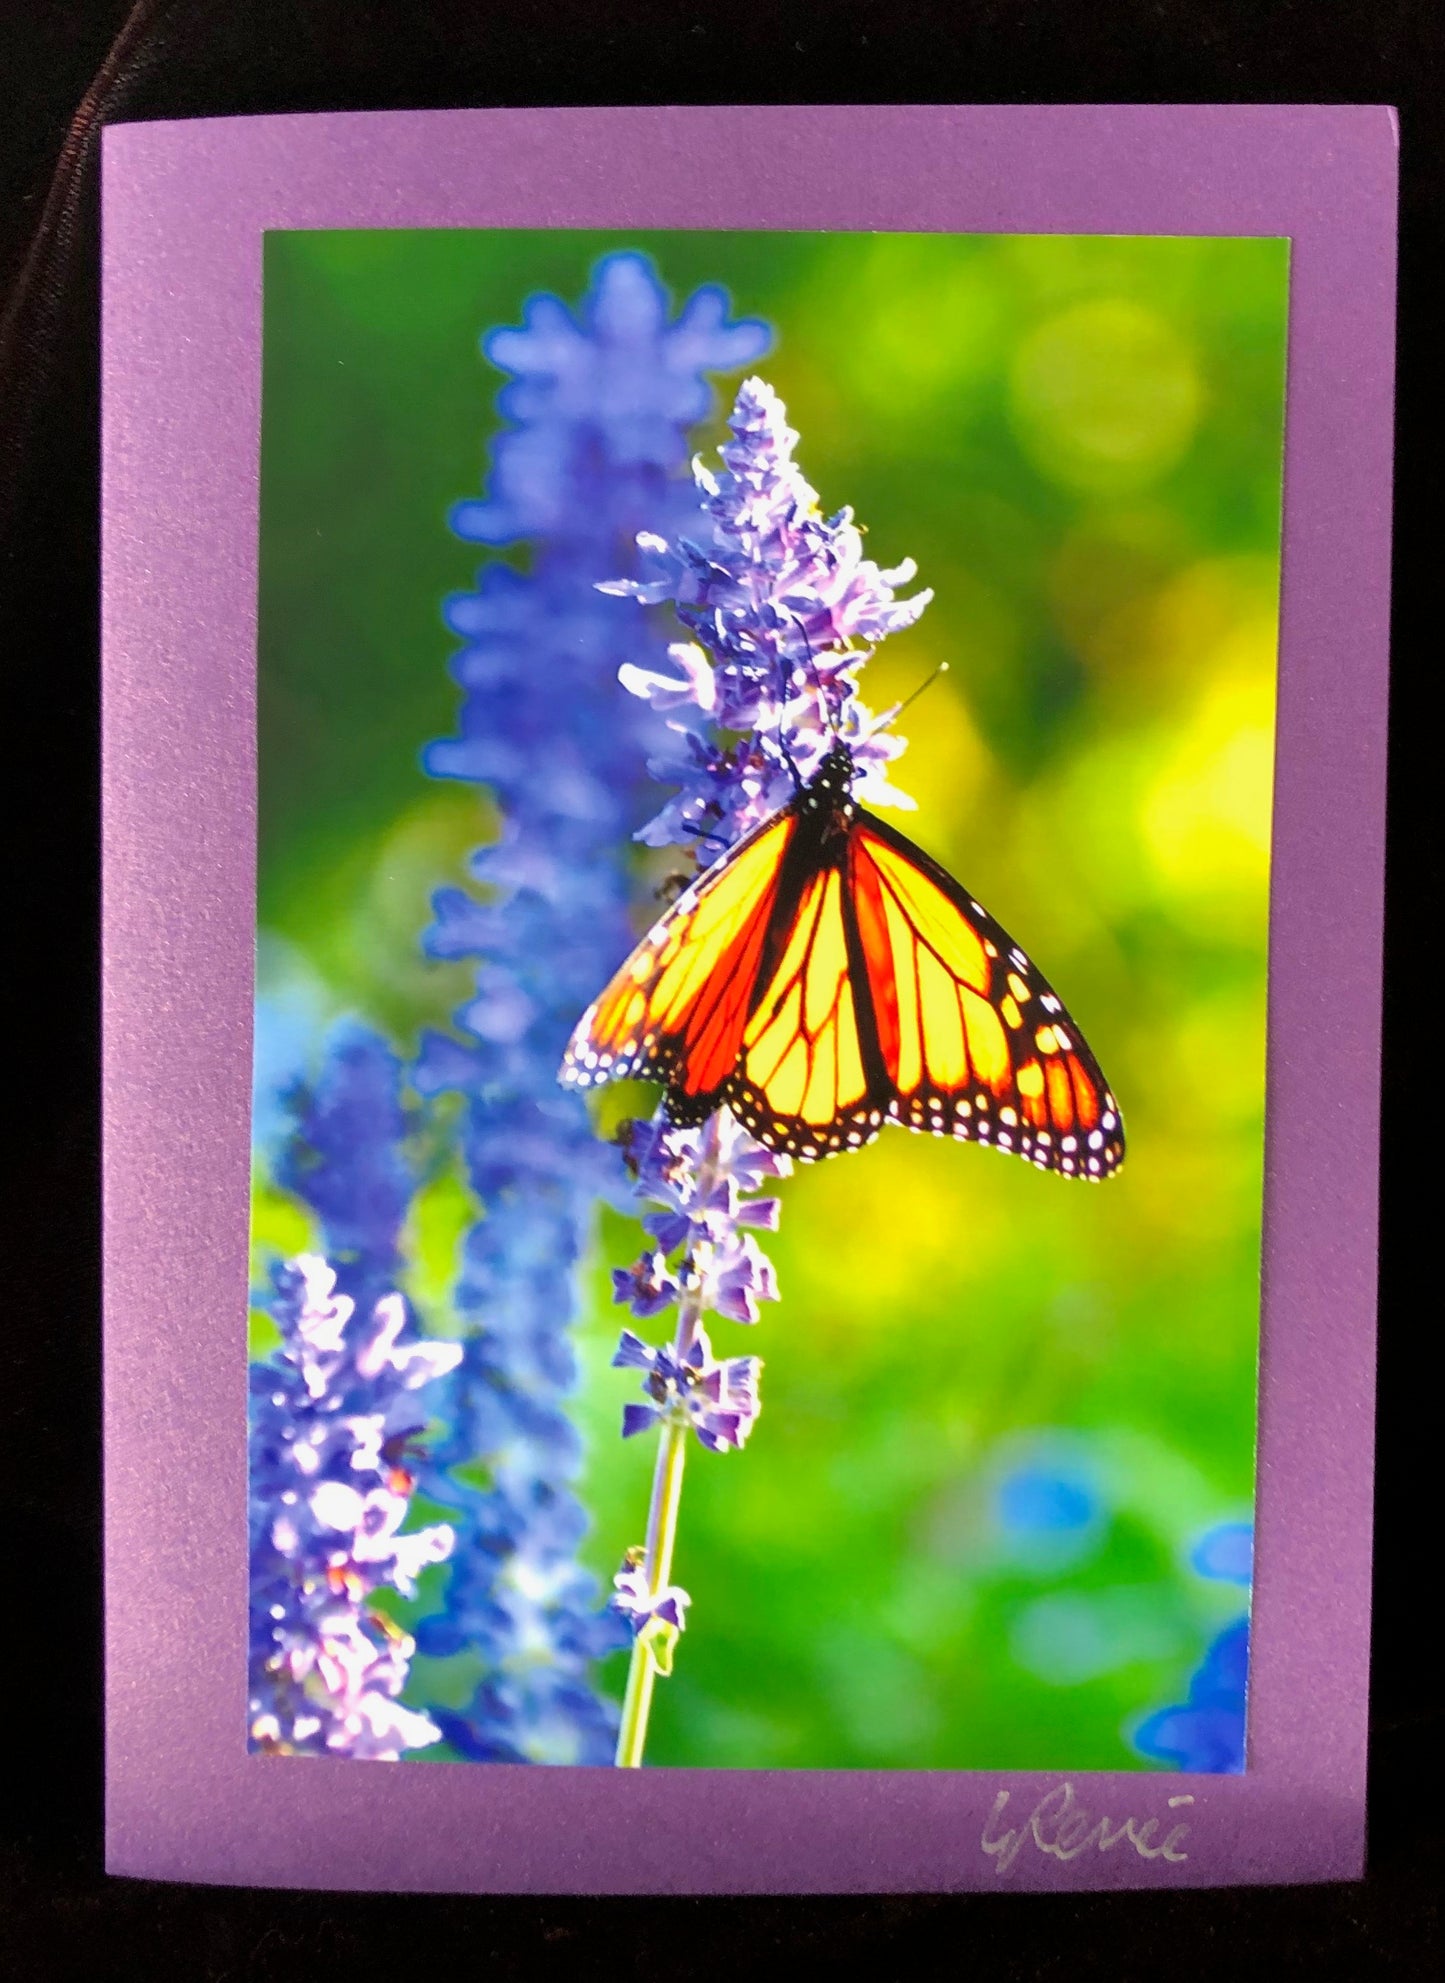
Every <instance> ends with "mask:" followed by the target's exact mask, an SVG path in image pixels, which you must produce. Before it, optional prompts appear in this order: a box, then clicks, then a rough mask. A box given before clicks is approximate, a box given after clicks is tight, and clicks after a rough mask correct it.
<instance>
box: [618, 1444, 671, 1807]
mask: <svg viewBox="0 0 1445 1983" xmlns="http://www.w3.org/2000/svg"><path fill="white" fill-rule="evenodd" d="M686 1458H687V1427H686V1426H685V1425H677V1424H673V1425H667V1426H664V1427H663V1431H662V1439H661V1443H660V1444H659V1446H658V1449H657V1466H656V1469H655V1471H654V1473H653V1480H652V1507H651V1509H650V1511H649V1514H648V1521H647V1588H648V1590H649V1592H650V1593H651V1594H652V1595H653V1596H654V1597H655V1596H656V1595H657V1593H658V1592H659V1591H660V1590H661V1589H662V1588H663V1586H664V1585H665V1584H666V1583H668V1582H669V1580H670V1579H671V1576H672V1551H673V1545H674V1544H675V1543H676V1541H677V1511H678V1509H679V1507H680V1506H681V1505H682V1467H683V1461H684V1460H685V1459H686ZM656 1679H657V1661H656V1660H655V1659H654V1658H653V1655H652V1648H651V1646H649V1645H648V1644H647V1642H646V1641H645V1640H643V1639H641V1638H638V1639H634V1640H633V1643H632V1664H631V1665H630V1666H629V1667H628V1669H627V1692H626V1694H625V1695H624V1696H623V1700H622V1726H621V1727H620V1728H619V1729H618V1731H617V1767H618V1769H622V1770H635V1769H640V1768H641V1767H642V1751H643V1749H644V1747H645V1746H646V1743H647V1719H648V1715H649V1713H650V1712H651V1709H652V1689H653V1686H654V1683H655V1682H656Z"/></svg>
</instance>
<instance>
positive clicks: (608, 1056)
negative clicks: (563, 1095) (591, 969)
mask: <svg viewBox="0 0 1445 1983" xmlns="http://www.w3.org/2000/svg"><path fill="white" fill-rule="evenodd" d="M796 831H797V820H796V818H795V816H794V814H793V813H792V811H791V810H789V809H785V810H784V811H782V812H780V813H776V814H775V815H774V816H773V818H772V819H770V820H767V821H765V822H764V823H763V824H762V825H761V826H760V827H758V828H757V830H756V831H755V832H753V833H752V834H750V835H749V836H748V837H747V838H746V839H745V840H742V841H740V842H739V843H738V845H737V846H736V847H734V848H732V849H731V850H730V851H729V852H728V853H727V854H725V855H724V856H723V858H722V859H721V860H719V861H716V862H715V863H714V864H713V865H712V866H711V867H710V868H708V869H707V870H706V872H705V873H703V874H702V875H700V876H699V877H698V879H697V880H696V881H695V882H694V883H693V884H692V886H691V887H690V888H689V889H687V890H686V891H685V892H684V893H683V894H681V895H680V896H679V897H678V898H677V900H676V902H674V903H673V905H672V907H671V908H670V909H669V910H668V911H667V913H666V914H665V915H664V916H662V917H661V918H660V920H659V921H658V922H656V923H655V924H654V925H653V927H652V928H651V929H650V930H649V931H648V933H647V935H646V936H645V937H643V939H642V941H641V942H640V943H639V944H638V945H637V948H636V949H635V950H634V951H633V953H632V955H631V956H630V957H629V958H628V959H627V961H626V963H625V964H624V965H623V966H622V968H621V969H620V970H619V971H618V973H617V975H616V976H615V977H614V978H613V979H612V982H611V983H610V984H609V985H608V986H607V987H606V989H605V990H604V991H603V993H602V994H601V996H600V997H599V998H598V999H597V1000H596V1001H595V1003H594V1004H592V1005H590V1006H589V1007H588V1009H587V1011H586V1012H584V1013H583V1015H582V1018H581V1020H580V1021H579V1023H578V1025H577V1029H576V1031H575V1032H574V1033H573V1035H572V1039H571V1041H570V1043H569V1044H568V1047H567V1051H566V1054H565V1056H564V1058H563V1062H562V1069H561V1077H560V1078H561V1080H562V1081H563V1083H564V1084H566V1085H568V1086H571V1087H577V1088H589V1087H593V1086H595V1085H597V1084H599V1083H601V1082H603V1081H617V1080H623V1079H625V1078H628V1077H635V1078H638V1079H642V1080H653V1081H665V1082H666V1083H667V1084H668V1104H669V1112H670V1113H671V1114H672V1116H673V1120H674V1121H677V1122H687V1121H691V1122H701V1121H702V1120H703V1118H704V1117H705V1116H707V1115H709V1114H711V1112H712V1110H713V1109H714V1108H715V1107H716V1106H717V1102H718V1098H719V1091H720V1090H721V1089H722V1088H723V1086H724V1085H725V1084H726V1082H727V1081H728V1079H729V1077H730V1076H731V1075H732V1073H733V1071H734V1068H735V1067H736V1064H737V1060H738V1054H739V1051H740V1048H741V1042H742V1035H743V1029H744V1026H745V1023H746V1020H747V1014H748V1006H749V1001H750V998H751V994H752V990H753V985H754V980H755V978H756V976H757V972H758V967H759V963H760V960H761V958H762V955H763V946H764V941H765V939H766V937H767V933H768V928H769V925H770V923H771V921H772V917H773V911H774V905H775V903H776V901H777V896H778V886H779V877H780V874H781V872H782V868H783V863H784V861H785V859H786V857H787V854H788V851H789V849H790V847H791V846H792V844H793V837H794V835H795V833H796Z"/></svg>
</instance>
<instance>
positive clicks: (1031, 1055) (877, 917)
mask: <svg viewBox="0 0 1445 1983" xmlns="http://www.w3.org/2000/svg"><path fill="white" fill-rule="evenodd" d="M854 775H855V773H854V764H853V759H852V755H851V753H850V752H849V750H848V748H847V746H846V745H845V744H843V743H841V742H840V743H837V744H835V745H834V746H833V748H832V749H831V750H830V751H829V753H828V755H827V756H826V757H825V758H824V760H823V762H822V763H821V765H820V766H819V767H818V769H817V770H816V771H815V772H814V773H813V775H812V777H811V778H809V779H808V780H807V782H806V783H804V784H801V785H800V787H799V789H798V791H797V792H796V793H795V795H794V797H793V798H792V800H791V801H790V802H789V803H788V804H787V805H786V806H784V807H783V808H782V809H781V810H780V811H778V812H777V813H775V814H773V816H772V817H771V818H770V819H768V820H765V821H764V822H763V824H762V825H761V826H759V827H757V828H755V829H754V831H753V832H752V833H750V834H749V835H747V836H746V838H744V839H743V840H740V841H739V842H738V843H737V845H736V846H734V847H732V848H731V849H730V850H729V851H728V852H727V853H726V854H725V855H724V856H723V857H722V858H721V859H720V860H718V861H717V862H715V863H714V864H713V865H712V866H711V867H710V868H708V869H706V870H705V871H704V872H703V873H702V874H701V875H699V876H698V878H697V879H696V880H695V881H694V882H693V883H692V885H691V886H690V887H689V888H687V889H686V890H685V891H684V892H683V893H682V894H681V895H680V896H679V897H678V898H677V900H676V901H675V902H674V903H673V904H672V906H671V907H670V908H669V909H668V910H667V911H666V913H665V914H664V915H663V916H662V917H661V918H660V920H659V921H658V922H657V923H655V924H654V926H653V927H652V929H651V930H649V931H648V933H647V935H646V936H645V937H644V938H643V939H642V941H641V942H640V943H639V944H638V945H637V947H636V949H635V950H634V951H633V953H632V955H631V957H629V958H628V960H627V961H626V963H624V964H623V966H622V968H621V969H620V970H619V971H618V972H617V974H616V976H615V977H614V978H613V979H612V982H611V983H610V984H609V985H608V986H607V987H606V989H605V990H604V991H603V993H602V994H601V996H600V997H599V998H598V999H597V1000H596V1002H595V1003H594V1004H593V1005H592V1006H590V1007H589V1008H588V1010H587V1012H586V1013H584V1015H583V1017H582V1019H581V1021H580V1023H579V1025H578V1027H577V1029H576V1031H575V1033H574V1034H573V1036H572V1040H571V1042H570V1044H569V1046H568V1048H567V1053H566V1056H565V1059H564V1061H563V1065H562V1072H561V1079H562V1081H563V1082H564V1083H565V1084H567V1085H570V1086H575V1087H581V1088H587V1087H591V1086H595V1085H597V1084H599V1083H601V1082H603V1081H610V1080H620V1079H625V1078H641V1079H651V1080H659V1081H663V1082H665V1083H666V1086H667V1095H666V1112H667V1115H668V1118H669V1119H670V1120H671V1121H672V1122H675V1123H677V1124H679V1125H686V1124H690V1123H697V1122H702V1121H704V1120H705V1119H706V1118H707V1117H708V1116H709V1115H711V1114H712V1113H713V1111H714V1110H715V1109H717V1108H719V1107H722V1106H724V1105H726V1106H727V1107H728V1108H730V1109H731V1110H732V1112H733V1114H734V1115H735V1116H737V1118H738V1119H739V1121H741V1122H742V1123H743V1124H744V1125H745V1127H746V1128H747V1129H748V1130H749V1131H750V1132H751V1133H752V1134H753V1135H754V1136H755V1137H756V1138H757V1139H758V1141H759V1142H761V1143H764V1144H766V1145H767V1147H768V1148H770V1149H773V1150H778V1151H782V1152H784V1153H786V1154H788V1155H790V1156H793V1157H797V1158H799V1159H801V1160H802V1161H804V1162H810V1161H813V1160H816V1159H818V1158H822V1157H829V1156H834V1155H837V1154H840V1153H841V1152H843V1151H846V1150H854V1149H858V1148H860V1147H862V1145H864V1144H866V1143H871V1142H872V1141H873V1140H874V1138H875V1137H876V1136H877V1135H878V1134H879V1132H880V1130H881V1129H882V1128H883V1127H884V1125H885V1124H887V1123H889V1122H895V1123H898V1124H900V1125H901V1126H903V1127H905V1128H908V1129H914V1130H918V1131H921V1132H924V1133H927V1134H932V1135H937V1136H949V1137H953V1138H957V1139H960V1140H966V1141H973V1142H982V1143H991V1144H992V1145H993V1146H994V1147H995V1148H998V1149H1003V1150H1010V1151H1013V1152H1015V1153H1016V1154H1018V1155H1020V1156H1022V1157H1024V1158H1025V1159H1026V1160H1028V1161H1029V1162H1032V1163H1033V1164H1035V1165H1036V1166H1037V1167H1038V1168H1039V1169H1041V1170H1053V1171H1057V1172H1059V1173H1061V1174H1062V1175H1064V1176H1072V1177H1083V1178H1089V1179H1094V1180H1097V1179H1100V1178H1103V1177H1107V1176H1109V1175H1110V1174H1111V1173H1112V1172H1113V1171H1115V1170H1117V1169H1118V1167H1119V1165H1120V1163H1121V1162H1122V1161H1123V1154H1124V1133H1123V1125H1122V1123H1121V1121H1120V1119H1119V1111H1118V1106H1117V1104H1116V1103H1115V1101H1114V1097H1113V1095H1112V1094H1111V1093H1110V1092H1109V1089H1108V1087H1107V1086H1106V1084H1105V1082H1104V1078H1103V1075H1102V1073H1101V1072H1100V1069H1099V1066H1098V1063H1097V1062H1096V1061H1095V1059H1094V1057H1093V1055H1092V1053H1091V1052H1090V1050H1089V1048H1088V1047H1087V1046H1086V1045H1085V1043H1084V1041H1083V1038H1082V1035H1081V1034H1080V1033H1079V1030H1078V1028H1077V1027H1076V1026H1075V1024H1074V1022H1073V1020H1072V1019H1071V1018H1070V1016H1069V1014H1068V1013H1067V1012H1066V1011H1065V1010H1064V1007H1063V1004H1062V1002H1061V1001H1060V999H1059V998H1058V996H1057V995H1056V994H1055V993H1054V991H1053V990H1052V988H1051V987H1050V986H1049V984H1048V983H1047V981H1046V980H1045V979H1044V978H1043V976H1042V974H1041V973H1040V972H1039V971H1038V970H1037V968H1036V967H1035V966H1034V965H1033V964H1032V963H1031V962H1030V960H1029V959H1028V957H1027V956H1026V955H1025V954H1024V952H1023V951H1022V950H1021V949H1019V947H1018V945H1017V944H1015V943H1014V941H1013V939H1012V938H1011V937H1010V936H1008V934H1007V933H1006V932H1005V931H1004V930H1003V929H1002V928H1001V927H1000V925H999V924H998V923H996V922H995V921H994V919H993V918H992V917H991V916H990V915H989V914H988V913H987V911H986V910H984V909H983V908H981V907H980V905H979V904H978V903H977V902H975V901H973V900H972V898H971V897H969V896H968V895H967V894H965V892H964V891H963V890H962V889H961V888H960V887H959V885H958V883H957V882H955V881H954V880H953V878H952V877H951V876H950V875H949V874H948V873H947V872H946V870H944V869H943V868H941V867H940V866H939V865H938V863H937V862H936V861H934V860H932V859H931V857H930V856H929V855H927V854H925V853H924V852H923V850H922V849H921V848H919V847H916V846H914V845H913V843H912V842H911V841H909V840H907V839H905V838H904V836H903V835H902V834H900V833H898V832H897V831H896V830H895V829H894V828H893V827H891V826H889V825H887V824H886V823H885V822H884V821H883V820H880V819H878V818H876V817H875V816H874V815H873V814H872V813H869V812H867V811H865V810H864V808H863V807H861V806H860V805H859V804H858V803H857V801H856V800H855V799H854V797H853V782H854Z"/></svg>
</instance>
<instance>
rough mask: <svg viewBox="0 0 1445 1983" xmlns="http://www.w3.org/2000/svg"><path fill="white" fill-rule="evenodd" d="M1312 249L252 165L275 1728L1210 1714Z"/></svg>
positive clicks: (472, 1742) (1231, 1670) (1080, 1751)
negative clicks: (516, 203)
mask: <svg viewBox="0 0 1445 1983" xmlns="http://www.w3.org/2000/svg"><path fill="white" fill-rule="evenodd" d="M1287 312H1288V243H1287V241H1285V240H1283V239H1276V238H1265V237H1258V238H1242V237H1241V238H1235V237H1187V238H1186V237H1177V236H1169V237H1163V236H1160V237H1152V236H1151V237H1132V236H1105V235H1097V236H1072V235H1027V236H1025V235H1007V234H991V235H988V234H973V235H948V234H862V233H859V234H848V233H828V234H824V233H814V234H805V233H790V232H781V231H777V232H749V233H729V232H714V231H710V232H697V233H686V232H645V231H634V232H631V233H619V234H615V235H614V234H608V233H601V232H593V231H580V230H577V231H573V230H556V229H554V230H544V229H537V230H469V229H415V230H411V229H397V230H389V231H372V230H345V231H342V230H337V231H326V230H321V231H299V230H298V231H277V232H272V233H270V234H268V235H267V236H266V238H265V250H264V314H263V393H262V436H261V443H262V444H261V517H260V529H261V543H260V599H259V666H258V786H259V845H258V868H257V911H256V1007H255V1054H254V1076H255V1078H254V1102H253V1119H252V1190H251V1230H252V1288H251V1315H250V1324H249V1359H250V1387H249V1389H250V1422H249V1506H250V1649H249V1660H250V1666H249V1685H248V1691H247V1711H246V1724H245V1730H244V1740H245V1741H246V1743H247V1744H248V1745H249V1747H250V1749H251V1750H252V1751H253V1752H255V1753H259V1754H264V1755H267V1756H272V1757H283V1758H304V1757H311V1756H332V1757H338V1758H341V1757H347V1758H354V1759H357V1760H366V1759H372V1760H390V1761H399V1760H400V1761H406V1762H409V1763H412V1762H415V1763H453V1764H465V1763H487V1762H505V1763H543V1764H545V1763H552V1764H573V1765H576V1764H585V1765H594V1766H603V1767H621V1768H637V1767H642V1766H647V1767H656V1766H672V1767H684V1766H694V1767H703V1768H731V1769H764V1770H778V1769H783V1770H799V1769H807V1770H811V1769H855V1770H856V1769H885V1770H989V1771H1002V1770H1009V1771H1029V1770H1038V1771H1055V1772H1082V1771H1092V1770H1100V1771H1102V1770H1108V1771H1118V1770H1136V1771H1140V1772H1149V1771H1161V1770H1168V1771H1183V1772H1194V1773H1212V1774H1220V1773H1230V1774H1233V1773H1239V1772H1242V1771H1244V1770H1246V1769H1247V1767H1248V1764H1249V1744H1248V1719H1247V1698H1248V1670H1249V1609H1250V1588H1251V1577H1252V1536H1253V1513H1254V1495H1255V1439H1256V1417H1257V1412H1256V1396H1257V1366H1258V1353H1259V1319H1260V1256H1261V1201H1262V1179H1263V1155H1264V1128H1265V1122H1264V1099H1265V1012H1266V997H1267V989H1268V986H1267V963H1268V942H1267V938H1268V922H1269V880H1270V829H1271V794H1272V783H1273V772H1274V750H1275V730H1274V711H1275V680H1276V659H1277V639H1278V606H1279V553H1280V521H1281V513H1280V504H1281V462H1282V448H1283V424H1284V390H1285V370H1284V366H1285V341H1286V327H1287ZM239 1326H240V1325H239V1318H238V1327H239ZM237 1739H238V1741H240V1740H241V1739H243V1738H242V1731H241V1730H240V1729H238V1731H237Z"/></svg>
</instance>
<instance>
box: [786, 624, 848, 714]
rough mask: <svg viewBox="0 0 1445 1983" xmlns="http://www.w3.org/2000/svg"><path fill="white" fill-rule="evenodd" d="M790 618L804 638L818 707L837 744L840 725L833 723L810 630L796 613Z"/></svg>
mask: <svg viewBox="0 0 1445 1983" xmlns="http://www.w3.org/2000/svg"><path fill="white" fill-rule="evenodd" d="M783 611H784V612H787V611H788V609H787V607H786V606H785V607H784V608H783ZM788 618H789V619H790V620H791V621H792V623H793V625H794V626H795V627H796V628H797V629H798V633H799V635H800V636H801V638H802V642H803V652H804V653H805V654H806V655H807V657H808V673H809V674H810V675H811V676H812V677H813V687H814V688H815V689H816V690H817V691H818V707H819V708H820V709H821V710H822V712H823V721H824V722H825V723H826V724H827V726H828V728H829V730H830V731H831V732H832V735H833V740H834V742H835V743H836V742H838V741H839V732H838V725H837V724H836V723H835V722H834V721H833V711H832V708H831V707H830V705H829V702H828V696H827V692H826V691H825V689H824V687H823V677H822V676H821V675H820V674H819V673H818V660H817V656H816V655H815V654H814V652H813V643H812V641H811V640H809V638H808V629H807V628H806V627H805V626H804V625H803V622H802V621H801V620H800V619H799V618H798V616H797V614H796V613H788ZM790 686H791V684H790Z"/></svg>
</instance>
